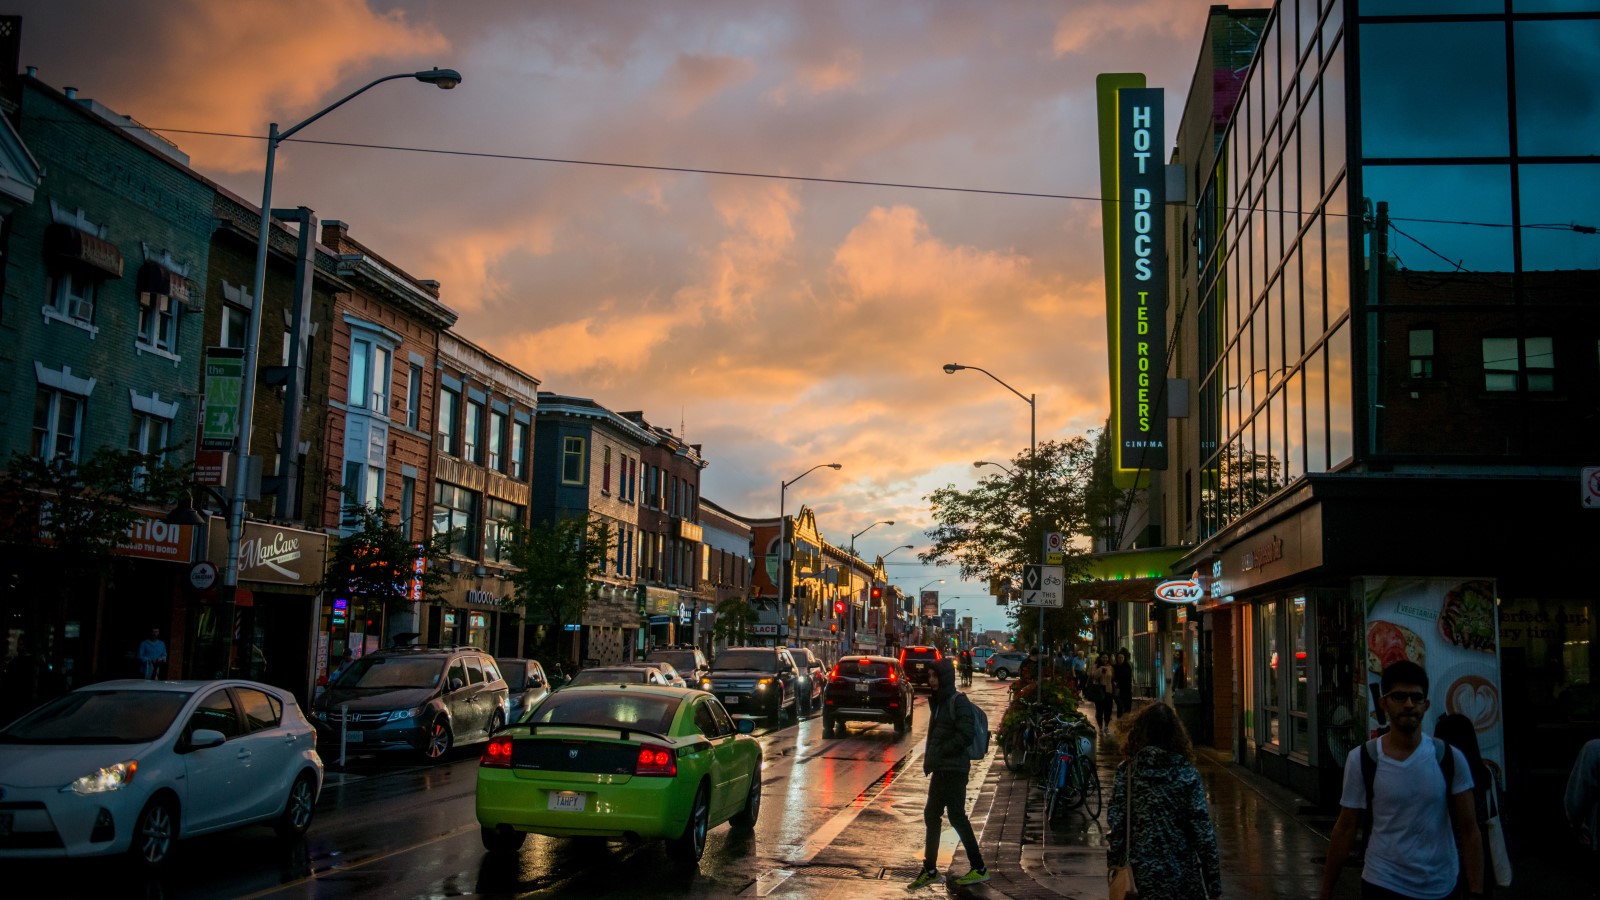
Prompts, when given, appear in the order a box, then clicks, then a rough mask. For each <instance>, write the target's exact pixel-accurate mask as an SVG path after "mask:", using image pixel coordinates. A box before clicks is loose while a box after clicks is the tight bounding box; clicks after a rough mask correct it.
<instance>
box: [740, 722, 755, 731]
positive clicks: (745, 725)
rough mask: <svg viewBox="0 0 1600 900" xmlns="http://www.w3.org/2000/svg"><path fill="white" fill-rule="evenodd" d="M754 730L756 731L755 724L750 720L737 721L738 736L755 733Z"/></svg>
mask: <svg viewBox="0 0 1600 900" xmlns="http://www.w3.org/2000/svg"><path fill="white" fill-rule="evenodd" d="M755 730H756V723H755V722H753V721H751V720H750V719H740V720H739V733H740V734H749V733H750V732H752V731H755Z"/></svg>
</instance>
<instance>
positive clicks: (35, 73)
mask: <svg viewBox="0 0 1600 900" xmlns="http://www.w3.org/2000/svg"><path fill="white" fill-rule="evenodd" d="M28 77H29V78H38V77H39V67H38V66H29V67H28Z"/></svg>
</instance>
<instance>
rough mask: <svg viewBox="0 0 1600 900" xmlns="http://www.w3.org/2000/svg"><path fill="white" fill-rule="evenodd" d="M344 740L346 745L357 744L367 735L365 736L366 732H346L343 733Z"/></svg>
mask: <svg viewBox="0 0 1600 900" xmlns="http://www.w3.org/2000/svg"><path fill="white" fill-rule="evenodd" d="M344 739H345V741H346V742H348V743H351V744H359V743H361V742H362V741H364V740H366V739H367V735H366V732H363V731H347V732H345V738H344Z"/></svg>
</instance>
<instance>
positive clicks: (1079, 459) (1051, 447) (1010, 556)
mask: <svg viewBox="0 0 1600 900" xmlns="http://www.w3.org/2000/svg"><path fill="white" fill-rule="evenodd" d="M1094 463H1095V447H1094V445H1093V444H1092V443H1090V441H1089V440H1088V439H1086V438H1083V437H1075V438H1072V439H1070V440H1065V441H1045V442H1044V443H1042V444H1040V445H1038V455H1037V457H1033V456H1031V455H1030V454H1029V453H1028V452H1027V451H1026V450H1024V451H1022V452H1021V453H1019V454H1018V455H1017V456H1015V457H1014V458H1013V459H1012V460H1011V462H1010V465H1009V468H1010V469H1011V473H1010V474H1007V473H1003V472H1002V473H999V474H992V475H988V476H986V477H984V478H982V479H980V480H979V481H978V483H977V485H976V486H974V487H973V488H971V489H969V490H962V489H960V488H957V487H956V486H955V485H947V486H945V487H942V488H938V489H936V490H934V491H933V492H932V493H930V494H929V495H928V496H927V497H926V498H925V499H926V500H927V501H928V504H929V507H930V510H931V512H932V515H933V520H934V523H935V525H934V527H933V528H931V529H929V530H928V531H927V532H926V534H927V535H928V538H929V539H930V540H931V541H932V546H931V547H930V548H929V549H928V550H927V551H925V552H923V553H921V554H920V555H919V557H920V559H921V560H922V561H923V562H924V563H927V564H928V565H955V566H957V567H959V569H960V571H961V577H962V578H965V579H975V580H979V581H988V580H989V579H992V578H1008V579H1011V580H1012V582H1013V583H1015V582H1016V581H1017V579H1018V578H1019V577H1020V576H1021V574H1022V567H1023V565H1025V564H1027V563H1034V562H1040V561H1042V554H1043V553H1044V536H1045V534H1046V533H1048V532H1052V531H1060V532H1064V533H1066V534H1069V535H1074V536H1078V537H1089V536H1091V535H1092V534H1093V531H1092V528H1093V527H1095V523H1094V520H1093V519H1092V518H1091V517H1092V516H1094V515H1095V514H1097V513H1098V512H1099V511H1100V509H1101V507H1102V505H1103V504H1104V502H1105V500H1104V498H1103V497H1101V496H1100V489H1099V486H1098V484H1097V481H1096V479H1095V477H1094ZM1063 549H1064V552H1063V560H1062V565H1063V566H1065V568H1066V575H1067V579H1068V580H1069V581H1070V580H1072V579H1073V578H1074V577H1075V576H1077V575H1078V574H1080V573H1081V572H1082V571H1083V568H1084V566H1085V564H1086V563H1087V560H1088V549H1087V548H1086V547H1085V546H1084V545H1083V544H1082V542H1075V541H1069V542H1068V543H1067V544H1066V546H1065V547H1064V548H1063ZM1012 616H1013V617H1014V619H1015V621H1016V627H1017V629H1018V631H1019V632H1020V633H1021V636H1022V639H1023V640H1024V641H1026V642H1027V643H1034V642H1037V640H1038V635H1037V634H1036V633H1035V632H1036V631H1037V629H1038V617H1037V616H1034V615H1027V616H1018V615H1017V613H1016V611H1013V612H1012ZM1046 618H1047V622H1046V630H1047V632H1048V633H1050V634H1054V635H1073V636H1076V635H1077V633H1078V632H1079V631H1080V630H1082V629H1083V628H1084V627H1085V625H1086V623H1087V622H1088V615H1087V607H1086V606H1085V605H1084V604H1083V603H1082V602H1081V601H1079V602H1073V603H1069V604H1068V606H1067V607H1066V608H1064V609H1060V610H1051V611H1050V612H1049V613H1048V614H1047V617H1046Z"/></svg>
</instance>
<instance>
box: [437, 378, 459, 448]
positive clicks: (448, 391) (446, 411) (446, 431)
mask: <svg viewBox="0 0 1600 900" xmlns="http://www.w3.org/2000/svg"><path fill="white" fill-rule="evenodd" d="M460 410H461V392H460V391H458V390H454V389H452V388H447V387H445V388H440V389H439V449H440V450H441V451H443V452H445V453H448V454H450V455H451V456H459V455H460V454H461V451H460V449H459V448H458V447H457V446H456V438H457V437H459V433H458V432H457V431H456V415H457V414H458V413H459V412H460Z"/></svg>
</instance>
